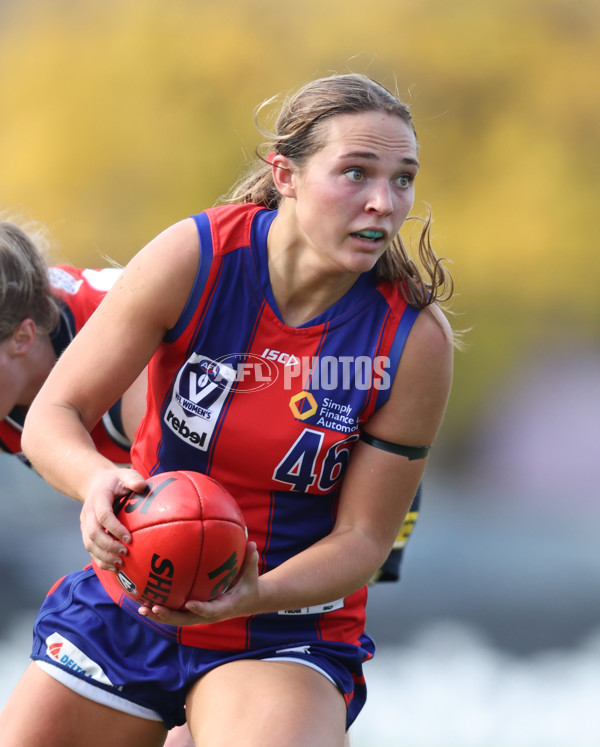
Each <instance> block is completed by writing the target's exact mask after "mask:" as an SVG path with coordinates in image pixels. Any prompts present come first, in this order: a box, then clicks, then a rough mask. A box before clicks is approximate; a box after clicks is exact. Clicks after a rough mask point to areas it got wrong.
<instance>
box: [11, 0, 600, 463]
mask: <svg viewBox="0 0 600 747" xmlns="http://www.w3.org/2000/svg"><path fill="white" fill-rule="evenodd" d="M599 49H600V4H599V3H598V2H597V1H596V0H576V2H573V0H488V1H487V2H481V0H453V2H448V1H447V0H418V1H417V0H372V1H371V2H368V3H365V2H364V1H363V2H355V1H354V0H346V2H341V0H319V1H317V0H298V2H294V3H291V2H289V3H288V2H285V1H284V2H282V1H281V0H279V2H275V1H274V0H260V1H259V0H230V1H229V2H227V3H215V2H208V1H206V0H170V1H169V2H164V1H162V2H158V0H102V2H97V3H80V2H75V1H74V0H62V1H58V0H50V1H48V2H41V0H19V2H7V0H4V2H0V106H1V110H0V111H1V116H0V164H1V171H0V174H1V177H0V209H1V210H10V211H14V212H17V213H19V214H20V215H21V216H23V217H24V218H28V219H34V220H37V221H40V222H41V223H43V224H44V225H46V226H47V228H48V231H49V234H50V236H51V238H52V240H53V244H54V254H53V259H54V261H67V262H71V263H73V264H76V265H81V266H99V265H103V264H106V257H107V256H108V257H110V258H112V259H113V260H115V261H117V262H120V263H125V262H127V260H128V259H129V258H130V257H131V256H132V255H133V253H134V252H135V251H137V249H139V248H140V247H141V246H142V245H143V244H144V243H145V242H146V241H148V240H149V239H150V238H151V237H152V236H153V235H155V234H156V233H158V232H159V231H160V230H162V229H163V228H165V227H166V226H167V225H168V224H170V223H172V222H175V221H177V220H179V219H181V218H183V217H185V216H187V215H189V214H191V213H194V212H198V211H200V210H202V209H203V208H205V207H208V206H210V205H212V204H214V203H215V201H217V200H218V198H219V196H220V195H221V194H222V193H223V192H225V190H226V189H227V188H228V186H229V185H230V184H231V183H232V182H233V181H234V180H235V178H236V177H237V176H238V175H239V173H240V171H241V170H242V169H243V168H244V165H245V163H246V161H247V159H248V158H249V157H250V156H251V155H252V153H253V150H254V148H255V147H256V145H257V144H258V143H259V142H260V137H259V134H258V132H257V130H256V128H255V126H254V121H253V109H254V107H255V106H256V105H257V104H259V103H260V102H261V101H263V100H264V99H266V98H268V97H270V96H273V95H275V94H278V93H280V92H283V93H285V92H288V91H290V90H293V89H295V88H296V87H297V86H298V85H300V84H301V83H304V82H305V81H306V80H308V79H310V78H313V77H317V76H321V75H326V74H328V73H331V72H347V71H358V72H364V73H367V74H369V75H371V76H372V77H374V78H376V79H378V80H379V81H380V82H382V83H383V84H384V85H386V86H388V87H390V88H392V89H395V90H397V91H398V92H399V94H400V96H401V97H402V98H404V99H405V100H407V101H408V102H409V103H410V105H411V108H412V111H413V115H414V121H415V125H416V128H417V133H418V136H419V142H420V148H421V154H420V158H421V161H422V170H421V173H420V175H419V178H418V180H417V201H416V204H415V211H414V212H415V214H417V215H422V214H424V212H425V211H426V210H427V206H428V205H430V206H431V208H432V210H433V215H434V219H435V224H434V234H435V241H436V244H437V249H438V253H440V254H442V255H443V256H446V257H448V258H450V259H451V262H452V264H451V265H449V266H450V269H451V271H452V272H453V274H454V277H455V283H456V289H457V296H456V298H455V301H454V304H453V308H454V310H455V311H456V312H457V314H458V316H456V317H455V318H454V324H455V326H456V327H468V328H471V331H470V332H469V334H468V335H467V343H468V350H467V351H466V352H465V353H459V354H458V356H457V365H456V379H455V382H456V383H455V387H454V393H453V397H452V401H451V404H450V408H449V411H448V419H447V422H446V425H445V427H444V432H443V434H442V437H443V438H445V440H446V442H447V444H450V445H451V448H450V451H451V452H453V453H454V455H455V456H456V455H458V453H459V451H460V449H461V448H462V447H463V446H464V445H465V443H467V442H468V434H469V429H470V424H471V423H472V421H473V419H474V418H476V417H477V414H478V411H479V408H480V406H481V404H482V402H484V401H485V400H486V399H487V398H488V397H489V395H490V392H492V391H493V389H494V387H495V386H496V385H498V384H499V383H501V382H502V381H503V380H504V379H505V378H506V377H507V376H508V375H509V374H510V372H511V371H512V370H514V369H515V368H518V366H519V365H520V361H521V360H522V358H523V356H524V355H525V354H526V355H528V356H534V357H535V355H536V350H538V349H539V350H540V351H547V350H548V349H550V350H552V351H555V352H556V355H568V354H570V353H571V351H577V350H580V349H586V348H594V349H597V347H598V340H599V338H600V335H599V332H600V329H599V327H600V323H599V320H600V293H599V292H598V284H599V280H600V262H599V261H598V257H597V255H598V241H599V240H598V236H599V235H600V219H599V216H600V210H599V209H598V205H597V203H598V197H599V185H600V137H599V135H600V133H599V129H600V96H599V95H598V83H599V79H600V55H599V52H598V50H599Z"/></svg>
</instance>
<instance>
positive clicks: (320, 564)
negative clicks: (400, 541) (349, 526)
mask: <svg viewBox="0 0 600 747" xmlns="http://www.w3.org/2000/svg"><path fill="white" fill-rule="evenodd" d="M388 552H389V548H383V547H381V545H379V544H378V543H376V542H375V541H374V540H373V539H370V538H368V537H366V536H365V535H362V534H360V533H358V532H355V531H348V532H340V533H335V534H331V535H329V536H327V537H325V538H323V539H322V540H320V541H319V542H317V543H316V544H315V545H313V546H311V547H309V548H308V549H306V550H304V551H303V552H301V553H299V554H298V555H296V556H294V557H293V558H290V559H289V560H288V561H286V562H285V563H283V564H282V565H281V566H279V567H278V568H275V569H273V570H272V571H269V572H268V573H266V574H264V575H263V576H261V577H260V590H261V591H260V596H261V604H262V605H263V606H264V609H262V610H260V611H264V612H267V611H268V612H274V611H278V610H284V609H293V608H298V607H312V606H316V605H321V604H327V603H328V602H333V601H336V600H338V599H343V598H344V597H346V596H348V595H349V594H352V593H353V592H355V591H357V590H358V589H360V588H361V587H362V586H364V585H365V584H367V583H368V581H369V579H370V578H371V576H372V575H373V573H374V572H375V571H376V570H377V568H379V566H380V565H381V563H382V562H383V560H385V558H386V557H387V554H388Z"/></svg>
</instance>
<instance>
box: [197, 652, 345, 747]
mask: <svg viewBox="0 0 600 747" xmlns="http://www.w3.org/2000/svg"><path fill="white" fill-rule="evenodd" d="M187 714H188V723H189V724H190V729H191V732H192V734H193V736H194V739H195V741H196V744H198V745H211V747H229V746H230V745H231V747H233V746H234V745H235V747H239V745H240V744H243V745H244V747H285V746H286V745H293V747H343V745H344V732H345V725H346V704H345V702H344V698H343V696H342V694H341V693H340V691H339V690H338V689H337V688H336V687H335V685H334V684H333V683H332V682H330V681H329V680H328V679H327V678H326V677H324V676H323V675H322V674H321V673H319V672H317V671H316V670H314V669H311V668H310V667H307V666H305V665H303V664H296V663H293V662H279V661H277V662H275V661H257V660H242V661H235V662H230V663H228V664H223V665H221V666H220V667H217V668H216V669H213V670H212V671H210V672H209V673H208V674H206V675H204V677H202V678H201V679H200V680H199V681H198V682H197V683H196V684H195V685H194V687H193V688H192V690H191V691H190V693H189V695H188V699H187Z"/></svg>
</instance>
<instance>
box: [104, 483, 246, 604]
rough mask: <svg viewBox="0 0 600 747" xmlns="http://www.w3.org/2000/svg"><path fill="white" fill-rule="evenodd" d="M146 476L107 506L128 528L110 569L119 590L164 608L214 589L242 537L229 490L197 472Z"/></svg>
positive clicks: (238, 557) (233, 568) (220, 585)
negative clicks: (116, 565)
mask: <svg viewBox="0 0 600 747" xmlns="http://www.w3.org/2000/svg"><path fill="white" fill-rule="evenodd" d="M147 483H148V487H147V489H146V490H145V491H144V492H143V493H129V494H127V495H125V496H123V497H120V498H116V499H115V503H114V506H113V508H114V511H115V514H116V516H117V517H118V519H119V521H120V522H121V523H122V524H124V525H125V526H126V527H127V528H128V530H129V532H130V533H131V543H130V544H129V546H128V548H129V551H128V554H127V555H126V556H125V557H124V559H123V567H122V569H121V570H119V571H118V573H117V574H116V578H117V579H118V581H119V582H120V584H121V586H122V587H123V590H124V591H125V593H126V594H127V595H128V596H130V597H131V598H132V599H135V601H136V602H139V603H140V604H147V605H149V606H152V605H153V604H160V605H162V606H163V607H169V608H170V609H180V608H181V607H183V605H184V604H185V603H186V602H187V601H188V600H191V599H193V600H198V601H208V600H210V599H214V598H215V597H216V596H218V595H219V594H222V593H223V592H224V591H226V590H227V589H228V588H229V587H230V586H231V584H232V583H233V581H234V580H235V578H236V576H237V574H238V572H239V570H240V568H241V565H242V563H243V561H244V554H245V550H246V543H247V538H248V532H247V529H246V524H245V521H244V516H243V514H242V511H241V509H240V507H239V506H238V504H237V502H236V501H235V499H234V498H233V496H232V495H231V494H230V493H229V492H228V491H227V490H225V488H224V487H223V486H222V485H221V484H220V483H218V482H217V481H216V480H213V479H212V478H210V477H208V476H207V475H203V474H201V473H198V472H191V471H177V472H163V473H162V474H159V475H153V476H152V477H150V478H149V479H148V480H147ZM105 574H106V572H103V573H102V574H101V575H103V576H105ZM111 575H113V574H111Z"/></svg>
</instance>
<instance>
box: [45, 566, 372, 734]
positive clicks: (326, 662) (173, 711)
mask: <svg viewBox="0 0 600 747" xmlns="http://www.w3.org/2000/svg"><path fill="white" fill-rule="evenodd" d="M170 630H174V629H173V628H170ZM374 652H375V646H374V644H373V641H372V639H371V638H370V637H369V636H368V635H364V636H362V637H361V640H360V645H356V646H354V645H351V644H346V643H334V642H333V643H332V642H329V641H308V642H303V641H296V642H294V643H293V644H290V645H289V646H284V647H282V646H281V645H279V646H275V647H273V648H262V649H252V650H247V651H246V650H245V651H234V652H232V651H213V650H208V649H201V648H195V647H193V646H184V645H182V644H180V643H177V642H176V641H174V640H172V639H171V638H168V637H165V636H164V635H163V634H161V633H160V632H158V630H155V629H154V628H153V627H151V626H149V625H145V624H143V623H140V622H139V621H138V620H136V619H135V617H133V616H132V614H131V613H129V612H127V611H126V610H124V609H121V607H119V606H118V605H116V604H115V603H114V602H113V601H112V600H111V599H110V597H109V596H108V594H107V593H106V592H105V591H104V588H103V587H102V585H101V584H100V582H99V581H98V578H97V576H96V574H95V573H94V571H93V569H92V568H91V567H87V568H85V569H84V570H81V571H76V572H75V573H71V574H69V575H68V576H65V577H64V578H62V579H60V581H58V582H57V583H56V584H55V585H54V587H53V588H52V589H51V591H50V592H49V594H48V596H47V597H46V599H45V601H44V603H43V605H42V607H41V608H40V611H39V612H38V615H37V617H36V620H35V623H34V633H33V648H32V652H31V658H32V659H33V660H34V661H35V662H36V663H37V664H38V666H40V667H41V668H42V669H44V671H46V672H47V673H48V674H50V675H51V676H52V677H54V678H55V679H57V680H59V681H60V682H62V683H63V684H64V685H66V686H67V687H68V688H70V689H71V690H74V691H76V692H78V693H79V694H81V695H83V696H84V697H86V698H89V699H90V700H94V701H96V702H98V703H103V704H104V705H107V706H109V707H111V708H115V709H117V710H119V711H123V712H125V713H130V714H132V715H134V716H138V717H140V718H146V719H150V720H154V721H163V722H164V723H165V725H166V727H167V728H168V729H171V728H172V727H174V726H178V725H180V724H183V723H185V698H186V695H187V692H188V690H189V688H190V687H191V686H192V685H193V684H194V682H196V680H198V679H199V678H200V677H202V675H203V674H206V672H209V671H210V670H211V669H214V668H215V667H218V666H219V665H221V664H225V663H227V662H231V661H237V660H240V659H263V660H273V661H294V662H298V663H299V664H304V665H305V666H308V667H311V668H313V669H315V670H316V671H318V672H320V673H321V674H322V675H323V676H324V677H327V679H329V680H330V681H331V682H333V684H334V685H335V686H336V687H337V688H338V690H339V691H340V692H341V693H342V695H343V696H344V699H345V701H346V706H347V717H346V728H348V727H349V726H350V724H352V722H353V721H354V719H355V718H356V717H357V716H358V714H359V712H360V710H361V709H362V707H363V705H364V703H365V700H366V695H367V691H366V686H365V681H364V677H363V672H362V663H363V661H365V660H367V659H370V658H371V657H372V656H373V654H374Z"/></svg>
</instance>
